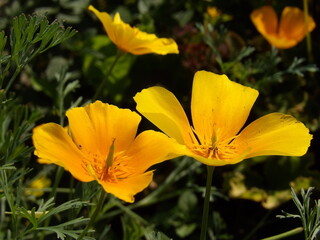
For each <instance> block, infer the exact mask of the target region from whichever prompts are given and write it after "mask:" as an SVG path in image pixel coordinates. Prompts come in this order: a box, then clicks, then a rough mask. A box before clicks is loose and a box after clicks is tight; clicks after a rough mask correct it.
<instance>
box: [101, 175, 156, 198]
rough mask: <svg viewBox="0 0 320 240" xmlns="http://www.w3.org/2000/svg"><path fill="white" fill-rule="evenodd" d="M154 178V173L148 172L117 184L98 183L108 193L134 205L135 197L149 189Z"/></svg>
mask: <svg viewBox="0 0 320 240" xmlns="http://www.w3.org/2000/svg"><path fill="white" fill-rule="evenodd" d="M152 177H153V171H148V172H146V173H142V174H138V175H134V176H131V177H129V178H126V179H122V180H119V181H117V182H109V181H101V180H98V182H99V183H100V184H101V186H102V187H103V189H104V190H105V191H106V192H108V193H111V194H113V195H114V196H116V197H117V198H119V199H122V200H123V201H126V202H129V203H133V202H134V195H136V194H137V193H139V192H141V191H142V190H143V189H145V188H146V187H148V185H149V184H150V182H151V181H152Z"/></svg>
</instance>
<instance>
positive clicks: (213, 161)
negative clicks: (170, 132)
mask: <svg viewBox="0 0 320 240" xmlns="http://www.w3.org/2000/svg"><path fill="white" fill-rule="evenodd" d="M240 150H241V152H238V153H235V154H234V155H233V157H232V158H230V159H217V158H207V157H203V156H201V155H198V154H195V153H194V152H192V151H191V150H189V149H186V150H185V152H184V155H186V156H189V157H191V158H194V159H195V160H197V161H199V162H201V163H203V164H205V165H208V166H215V167H220V166H225V165H229V164H236V163H239V162H241V161H242V160H244V159H245V158H247V154H248V149H245V148H243V149H240Z"/></svg>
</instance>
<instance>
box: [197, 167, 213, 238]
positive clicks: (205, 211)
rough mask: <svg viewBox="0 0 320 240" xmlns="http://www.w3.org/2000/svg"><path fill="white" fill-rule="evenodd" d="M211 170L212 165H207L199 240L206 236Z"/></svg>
mask: <svg viewBox="0 0 320 240" xmlns="http://www.w3.org/2000/svg"><path fill="white" fill-rule="evenodd" d="M213 170H214V167H213V166H207V173H208V175H207V184H206V192H205V196H204V207H203V214H202V224H201V235H200V240H205V239H206V236H207V228H208V215H209V203H210V195H211V194H210V192H211V184H212V176H213Z"/></svg>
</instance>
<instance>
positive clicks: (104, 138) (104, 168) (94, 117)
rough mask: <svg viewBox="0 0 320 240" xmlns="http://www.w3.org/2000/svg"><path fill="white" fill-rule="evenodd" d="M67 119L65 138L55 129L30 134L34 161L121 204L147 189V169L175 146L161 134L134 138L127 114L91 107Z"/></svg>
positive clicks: (135, 120)
mask: <svg viewBox="0 0 320 240" xmlns="http://www.w3.org/2000/svg"><path fill="white" fill-rule="evenodd" d="M66 115H67V117H68V121H69V128H70V135H69V134H68V131H66V130H65V129H64V128H63V127H62V126H60V125H58V124H55V123H47V124H43V125H40V126H38V127H36V128H34V130H33V136H32V139H33V143H34V146H35V151H34V154H35V155H37V156H38V157H39V159H38V161H39V162H40V163H44V164H51V163H53V164H57V165H59V166H61V167H63V168H65V169H66V170H68V171H69V172H70V173H71V174H72V175H73V176H74V177H75V178H76V179H78V180H80V181H82V182H89V181H93V180H96V181H98V183H99V184H101V185H102V187H103V188H104V190H105V191H106V192H108V193H112V194H113V195H115V196H116V197H118V198H120V199H122V200H124V201H126V202H133V201H134V197H133V196H134V195H135V194H136V193H138V192H140V191H142V190H143V189H144V188H146V187H147V186H148V185H149V183H150V182H151V180H152V176H153V171H147V170H148V169H149V167H150V166H152V165H154V164H156V163H159V162H162V161H164V160H167V159H169V158H172V157H175V156H174V155H171V154H168V151H167V150H169V151H171V149H172V148H171V146H173V147H175V146H176V145H174V143H173V142H172V140H171V139H169V138H168V137H167V136H166V135H165V134H163V133H160V132H155V131H151V130H150V131H144V132H142V133H141V134H139V135H138V136H137V137H136V138H135V136H136V132H137V128H138V124H139V122H140V120H141V117H140V116H139V115H138V114H137V113H135V112H132V111H130V110H129V109H120V108H118V107H116V106H113V105H109V104H104V103H102V102H100V101H96V102H95V103H92V104H89V105H87V106H85V107H78V108H72V109H71V110H69V111H67V113H66ZM146 171H147V172H146Z"/></svg>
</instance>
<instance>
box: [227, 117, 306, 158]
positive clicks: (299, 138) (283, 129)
mask: <svg viewBox="0 0 320 240" xmlns="http://www.w3.org/2000/svg"><path fill="white" fill-rule="evenodd" d="M311 139H312V135H311V134H309V130H308V128H306V127H305V125H304V124H303V123H301V122H299V121H298V120H296V119H295V118H294V117H292V116H290V115H285V114H282V113H271V114H268V115H265V116H263V117H261V118H259V119H257V120H255V121H254V122H252V123H251V124H249V125H248V126H247V127H246V128H245V129H243V131H241V133H240V134H239V135H238V137H237V138H236V139H235V140H234V141H233V144H234V146H236V147H237V148H238V149H248V151H249V152H248V155H247V156H246V158H251V157H255V156H262V155H283V156H302V155H304V154H305V153H306V152H307V150H308V147H309V146H310V141H311Z"/></svg>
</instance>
